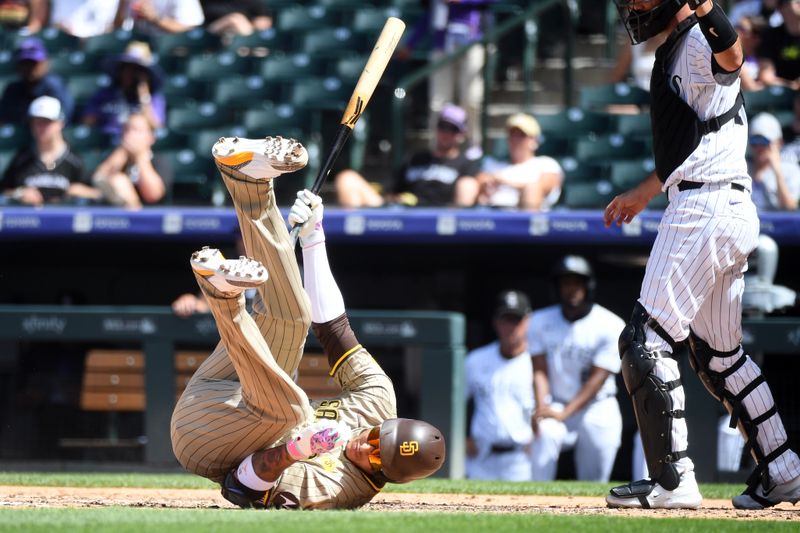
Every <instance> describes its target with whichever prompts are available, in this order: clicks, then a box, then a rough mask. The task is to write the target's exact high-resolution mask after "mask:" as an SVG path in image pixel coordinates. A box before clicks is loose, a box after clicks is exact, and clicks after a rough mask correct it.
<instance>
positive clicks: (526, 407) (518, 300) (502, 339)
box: [466, 291, 533, 481]
mask: <svg viewBox="0 0 800 533" xmlns="http://www.w3.org/2000/svg"><path fill="white" fill-rule="evenodd" d="M530 310H531V305H530V302H529V301H528V297H527V296H525V294H523V293H521V292H519V291H505V292H502V293H500V294H499V295H498V306H497V308H496V310H495V313H494V321H493V323H494V329H495V331H496V332H497V337H498V340H497V341H495V342H492V343H490V344H487V345H486V346H482V347H480V348H477V349H476V350H473V351H472V352H470V353H469V354H468V355H467V361H466V385H467V386H466V394H467V398H468V399H469V398H472V399H473V401H474V414H473V416H472V420H471V421H470V436H469V438H468V439H467V465H466V466H467V477H469V478H470V479H503V480H507V481H528V480H530V477H531V460H530V443H531V439H532V438H533V431H532V429H531V415H532V413H533V381H532V373H533V369H532V367H531V358H530V355H529V353H528V350H527V343H526V340H525V334H526V331H527V327H528V318H527V315H528V313H529V312H530Z"/></svg>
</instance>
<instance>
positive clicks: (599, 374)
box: [562, 366, 611, 420]
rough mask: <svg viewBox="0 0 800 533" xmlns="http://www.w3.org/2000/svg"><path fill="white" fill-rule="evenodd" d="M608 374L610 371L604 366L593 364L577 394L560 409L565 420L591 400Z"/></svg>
mask: <svg viewBox="0 0 800 533" xmlns="http://www.w3.org/2000/svg"><path fill="white" fill-rule="evenodd" d="M609 375H611V372H609V371H608V370H606V369H605V368H600V367H597V366H593V367H592V370H591V372H590V373H589V378H588V379H587V380H586V383H584V384H583V387H581V389H580V390H579V391H578V394H576V395H575V397H574V398H572V399H571V400H570V401H569V403H568V404H567V405H565V406H564V410H563V411H562V417H563V419H565V420H566V419H567V418H569V417H571V416H572V415H574V414H575V413H577V412H578V411H580V410H581V409H583V408H584V407H585V406H586V404H587V403H589V402H590V401H592V400H593V399H594V397H595V396H597V393H598V392H600V389H601V388H602V387H603V383H605V382H606V378H608V376H609Z"/></svg>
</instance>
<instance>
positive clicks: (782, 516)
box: [0, 486, 800, 522]
mask: <svg viewBox="0 0 800 533" xmlns="http://www.w3.org/2000/svg"><path fill="white" fill-rule="evenodd" d="M118 505H121V506H126V507H155V508H186V509H203V508H228V507H233V506H232V505H231V504H230V503H228V502H227V501H225V500H224V499H223V498H222V497H221V496H220V495H219V492H218V491H216V490H188V489H132V488H125V489H119V488H113V489H110V488H71V487H9V486H0V509H3V508H6V509H8V508H23V507H62V508H63V507H76V508H78V507H80V508H86V507H108V506H118ZM365 509H368V510H370V511H384V512H387V511H417V512H426V511H428V512H429V511H435V512H482V513H511V512H515V513H519V512H525V513H550V514H564V515H606V516H647V517H673V518H674V517H678V516H686V517H693V518H730V519H746V520H781V521H787V520H789V521H797V522H800V508H794V507H793V506H792V505H791V504H782V505H780V506H777V507H775V508H772V509H766V510H763V511H739V510H736V509H734V508H733V507H732V506H731V503H730V501H728V500H705V502H704V503H703V507H702V508H701V509H698V510H696V511H687V510H630V509H609V508H607V507H606V505H605V501H604V500H603V498H602V497H585V496H581V497H578V496H575V497H570V496H489V495H471V494H400V493H385V494H379V495H378V496H377V497H376V498H375V499H374V500H373V501H372V503H370V504H369V505H367V506H366V507H365Z"/></svg>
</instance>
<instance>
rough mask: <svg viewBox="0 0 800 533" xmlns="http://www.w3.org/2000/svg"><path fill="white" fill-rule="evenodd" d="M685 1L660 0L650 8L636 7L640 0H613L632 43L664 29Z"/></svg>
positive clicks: (641, 41)
mask: <svg viewBox="0 0 800 533" xmlns="http://www.w3.org/2000/svg"><path fill="white" fill-rule="evenodd" d="M686 2H687V0H662V1H661V2H660V3H659V4H658V5H656V6H655V7H652V8H650V9H637V7H636V6H637V4H641V0H614V3H615V4H617V11H619V16H620V18H621V19H622V23H623V24H625V29H626V30H628V35H629V36H630V38H631V42H632V43H633V44H639V43H643V42H644V41H646V40H648V39H650V38H651V37H655V36H656V35H658V34H659V33H661V32H662V31H664V29H666V27H667V26H668V25H669V22H670V21H671V20H672V17H674V16H675V15H676V14H677V13H678V11H680V10H681V8H682V7H683V5H684V4H685V3H686Z"/></svg>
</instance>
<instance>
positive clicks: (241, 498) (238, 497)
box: [222, 469, 267, 509]
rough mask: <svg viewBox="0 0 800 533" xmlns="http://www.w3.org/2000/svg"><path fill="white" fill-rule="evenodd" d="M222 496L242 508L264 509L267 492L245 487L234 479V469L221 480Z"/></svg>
mask: <svg viewBox="0 0 800 533" xmlns="http://www.w3.org/2000/svg"><path fill="white" fill-rule="evenodd" d="M222 497H223V498H225V499H226V500H228V501H229V502H231V503H232V504H234V505H238V506H239V507H241V508H242V509H264V508H265V507H266V499H267V492H259V491H256V490H253V489H250V488H247V487H245V486H244V485H242V483H241V482H240V481H239V480H238V479H236V470H235V469H234V470H232V471H230V472H228V474H227V475H226V476H225V480H224V481H223V482H222Z"/></svg>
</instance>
